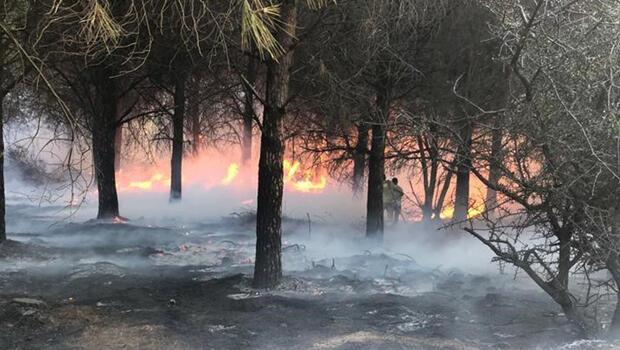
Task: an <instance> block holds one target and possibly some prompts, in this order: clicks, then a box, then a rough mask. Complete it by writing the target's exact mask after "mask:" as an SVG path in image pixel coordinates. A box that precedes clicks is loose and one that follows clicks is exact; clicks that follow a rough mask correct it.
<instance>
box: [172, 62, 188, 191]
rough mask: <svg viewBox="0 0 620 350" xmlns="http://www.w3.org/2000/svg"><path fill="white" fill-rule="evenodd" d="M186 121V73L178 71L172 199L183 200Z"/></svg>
mask: <svg viewBox="0 0 620 350" xmlns="http://www.w3.org/2000/svg"><path fill="white" fill-rule="evenodd" d="M184 121H185V75H184V74H182V73H177V76H176V79H175V85H174V115H173V116H172V160H171V163H170V172H171V174H170V201H171V202H174V201H178V200H181V192H182V180H181V176H182V169H183V125H184V124H185V123H184Z"/></svg>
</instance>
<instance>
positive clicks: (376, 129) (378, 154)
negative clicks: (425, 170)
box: [366, 94, 389, 240]
mask: <svg viewBox="0 0 620 350" xmlns="http://www.w3.org/2000/svg"><path fill="white" fill-rule="evenodd" d="M388 110H389V102H388V99H387V97H386V96H385V95H384V94H378V95H377V111H378V113H377V114H378V115H376V116H375V120H374V123H373V125H372V141H371V146H370V157H369V158H368V200H367V202H366V236H367V237H373V238H376V239H378V240H382V239H383V179H384V178H385V133H386V127H385V124H386V121H387V115H388Z"/></svg>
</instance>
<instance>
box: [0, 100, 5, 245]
mask: <svg viewBox="0 0 620 350" xmlns="http://www.w3.org/2000/svg"><path fill="white" fill-rule="evenodd" d="M3 102H4V97H2V98H0V243H2V242H4V241H5V240H6V223H5V218H4V217H5V206H6V201H5V197H4V132H3V131H4V103H3Z"/></svg>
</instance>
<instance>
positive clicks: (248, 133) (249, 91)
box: [241, 52, 258, 164]
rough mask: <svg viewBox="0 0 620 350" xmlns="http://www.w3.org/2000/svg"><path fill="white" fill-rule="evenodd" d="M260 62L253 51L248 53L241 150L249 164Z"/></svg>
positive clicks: (242, 155) (244, 159)
mask: <svg viewBox="0 0 620 350" xmlns="http://www.w3.org/2000/svg"><path fill="white" fill-rule="evenodd" d="M257 69H258V62H257V61H256V58H255V57H254V56H253V52H250V54H249V55H248V66H247V71H246V74H247V75H246V77H245V78H246V81H245V82H244V87H245V91H244V95H245V100H244V104H243V140H242V141H241V143H242V150H241V161H242V163H243V164H247V163H248V162H249V161H250V160H251V159H252V127H253V125H254V91H253V90H254V86H255V84H256V76H257Z"/></svg>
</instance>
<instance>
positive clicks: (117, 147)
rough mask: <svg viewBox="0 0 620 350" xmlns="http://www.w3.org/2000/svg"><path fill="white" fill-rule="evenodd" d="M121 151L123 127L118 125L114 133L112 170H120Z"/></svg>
mask: <svg viewBox="0 0 620 350" xmlns="http://www.w3.org/2000/svg"><path fill="white" fill-rule="evenodd" d="M122 151H123V126H122V125H118V126H117V127H116V132H115V133H114V169H115V170H119V169H120V168H121V154H122Z"/></svg>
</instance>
